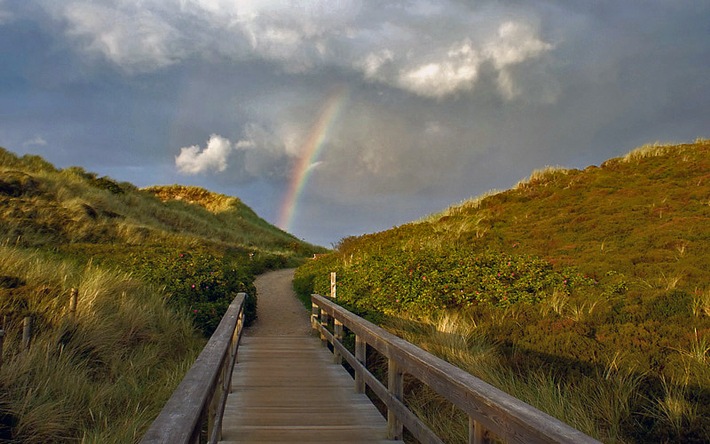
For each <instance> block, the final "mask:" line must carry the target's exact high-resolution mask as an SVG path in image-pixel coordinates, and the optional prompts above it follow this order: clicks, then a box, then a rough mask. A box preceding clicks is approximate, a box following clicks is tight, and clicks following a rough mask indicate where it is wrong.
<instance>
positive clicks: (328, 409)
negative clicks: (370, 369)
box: [222, 336, 392, 444]
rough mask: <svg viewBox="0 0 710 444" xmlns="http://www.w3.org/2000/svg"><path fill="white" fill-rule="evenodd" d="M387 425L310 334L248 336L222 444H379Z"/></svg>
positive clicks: (229, 403)
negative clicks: (336, 443)
mask: <svg viewBox="0 0 710 444" xmlns="http://www.w3.org/2000/svg"><path fill="white" fill-rule="evenodd" d="M386 434H387V422H386V421H385V419H384V418H383V417H382V415H381V414H380V413H379V412H378V411H377V409H376V408H375V407H374V405H372V403H371V402H370V400H369V399H368V398H367V397H366V396H365V395H364V394H361V393H355V391H354V390H353V380H352V377H350V375H349V374H348V373H347V371H345V369H344V368H343V367H342V366H340V365H337V364H334V363H333V357H332V355H331V354H330V353H329V352H328V350H327V349H325V348H323V347H322V345H321V341H320V340H319V339H318V338H317V337H313V336H262V337H258V336H246V337H244V338H243V339H242V343H241V345H240V348H239V363H238V364H237V365H236V366H235V369H234V374H233V377H232V393H231V394H230V395H229V398H228V399H227V408H226V410H225V414H224V419H223V425H222V440H223V441H222V443H224V444H229V443H234V444H236V443H278V442H281V443H283V442H289V443H307V442H312V443H316V442H317V443H325V442H328V443H334V442H343V443H358V442H360V443H377V442H389V443H391V442H392V441H387V440H386V439H385V438H386Z"/></svg>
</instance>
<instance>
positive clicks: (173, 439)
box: [141, 293, 246, 444]
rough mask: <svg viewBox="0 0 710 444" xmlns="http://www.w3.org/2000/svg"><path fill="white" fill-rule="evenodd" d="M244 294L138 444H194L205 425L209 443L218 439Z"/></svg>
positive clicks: (234, 301) (239, 336)
mask: <svg viewBox="0 0 710 444" xmlns="http://www.w3.org/2000/svg"><path fill="white" fill-rule="evenodd" d="M245 299H246V293H238V294H237V296H236V297H235V298H234V300H233V301H232V303H231V304H230V305H229V308H228V309H227V312H226V313H225V314H224V317H223V318H222V321H220V323H219V326H217V329H216V330H215V331H214V333H213V334H212V337H211V338H210V340H209V341H208V342H207V345H206V346H205V348H204V349H203V350H202V352H201V353H200V355H199V356H198V357H197V360H195V363H194V364H193V365H192V367H190V370H189V371H188V372H187V374H186V375H185V377H184V378H183V380H182V382H181V383H180V385H178V387H177V389H175V391H174V392H173V394H172V396H171V397H170V399H169V400H168V402H167V403H166V404H165V407H163V410H162V411H161V412H160V414H159V415H158V417H157V418H156V419H155V421H153V424H151V426H150V428H149V429H148V431H147V432H146V434H145V435H144V436H143V439H142V440H141V444H193V443H199V442H200V434H201V433H202V430H203V428H204V426H205V422H206V423H207V437H208V442H209V443H216V442H218V441H219V440H220V439H221V434H222V416H223V415H224V406H225V403H226V401H227V395H228V393H229V388H230V386H231V380H232V370H233V369H234V364H235V362H236V359H237V351H238V349H239V340H240V339H241V335H242V329H243V327H244V300H245Z"/></svg>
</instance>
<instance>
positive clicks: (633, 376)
mask: <svg viewBox="0 0 710 444" xmlns="http://www.w3.org/2000/svg"><path fill="white" fill-rule="evenodd" d="M708 221H710V141H708V140H704V139H699V140H697V141H695V142H694V143H688V144H682V145H658V144H656V145H649V146H645V147H641V148H640V149H638V150H634V151H633V152H632V153H630V154H629V155H626V156H624V157H622V158H618V159H610V160H608V161H606V162H604V163H603V164H602V165H600V166H599V167H597V166H591V167H588V168H586V169H584V170H565V169H562V168H559V167H553V168H547V169H545V170H541V171H538V172H535V173H533V174H532V175H531V177H530V178H528V179H526V180H523V181H521V182H520V183H519V184H518V185H516V187H515V188H513V189H511V190H507V191H502V192H495V193H488V194H486V195H484V196H482V197H480V198H477V199H473V200H471V201H470V202H464V203H462V204H460V205H457V206H454V207H452V208H450V209H447V210H445V211H443V212H441V213H439V214H436V215H433V216H430V217H427V218H424V219H422V220H420V221H418V222H415V223H412V224H407V225H403V226H400V227H396V228H394V229H392V230H388V231H384V232H381V233H376V234H369V235H364V236H360V237H353V238H347V239H344V240H342V241H341V242H340V244H339V245H338V246H337V248H336V251H335V252H334V253H332V254H330V255H327V256H325V257H322V258H320V259H318V260H315V261H311V262H309V263H307V264H305V265H303V266H302V267H300V268H299V269H298V270H297V273H296V282H295V284H296V288H297V289H298V290H299V291H300V292H301V293H302V294H308V293H309V292H311V291H315V292H317V293H323V292H325V293H327V292H328V289H329V282H328V275H329V273H330V272H331V271H335V272H337V274H338V281H339V282H338V300H339V301H340V303H343V304H345V305H347V306H348V307H349V308H351V309H354V310H356V311H358V312H360V313H363V314H365V315H367V316H370V317H371V318H372V319H374V320H376V321H379V322H380V323H383V324H385V325H387V324H388V323H389V322H392V321H391V319H392V318H398V317H407V318H414V319H419V318H421V317H422V316H425V317H424V318H422V319H420V320H419V321H418V323H410V324H409V325H410V328H412V329H413V331H410V332H407V331H406V330H407V329H406V328H404V327H403V326H402V325H400V323H398V321H397V322H395V326H394V328H396V329H397V331H399V332H400V333H401V334H402V335H405V336H406V337H408V338H410V339H411V340H413V341H414V342H417V343H420V344H422V345H423V346H425V347H427V348H429V349H431V351H432V352H434V353H436V354H439V355H441V356H442V357H444V358H445V359H448V360H451V361H452V362H454V363H456V364H457V365H461V366H462V367H464V368H467V367H468V368H470V370H469V371H471V372H472V373H474V374H476V375H478V376H480V377H481V378H483V379H485V380H487V381H489V382H490V383H492V384H494V385H497V386H499V387H500V388H502V389H503V390H506V391H508V392H509V393H511V394H513V395H514V396H516V397H518V398H521V399H523V400H525V401H526V402H529V403H531V404H533V405H535V406H537V407H539V408H541V409H542V410H545V411H547V412H548V413H550V414H552V415H554V416H557V417H559V418H560V419H562V420H564V421H566V422H569V423H571V424H572V425H574V426H575V427H578V428H580V429H581V430H583V431H585V432H587V433H590V434H592V435H593V436H596V437H598V438H600V439H602V440H604V441H608V442H664V441H683V442H707V441H709V440H710V434H709V433H710V432H708V430H710V419H709V418H710V368H709V366H708V359H709V357H710V355H709V354H710V348H709V347H708V343H709V342H710V312H708V309H707V306H708V303H707V302H708V294H710V287H708V282H710V269H709V268H708V264H710V224H709V223H708ZM438 312H444V313H454V315H453V316H454V318H452V319H466V317H468V319H469V321H456V322H455V323H454V324H457V323H465V322H467V323H469V324H472V325H474V326H475V331H476V334H475V337H476V338H485V339H486V340H487V341H488V343H489V344H491V345H490V346H491V347H493V348H492V349H490V348H485V349H486V350H489V351H490V354H489V356H497V359H493V360H490V359H488V360H486V361H485V362H484V363H483V364H482V365H480V366H468V365H467V364H466V362H467V361H469V360H472V361H475V359H477V358H476V357H477V356H480V355H479V354H478V353H479V352H475V353H474V354H473V356H471V357H469V356H468V353H469V350H468V346H466V347H464V348H463V350H461V349H457V348H456V347H458V346H454V345H453V344H450V343H445V344H444V345H441V344H439V341H441V340H443V339H447V338H448V339H451V335H448V334H442V332H443V331H447V329H448V327H447V328H442V327H441V326H439V327H436V326H437V325H438V322H439V321H437V319H439V317H440V316H441V315H437V314H436V313H438ZM432 313H434V315H432ZM432 317H433V319H428V318H432ZM421 322H424V323H425V324H426V323H429V324H431V325H432V327H427V328H428V330H427V328H423V327H422V326H421V325H420V324H421ZM469 327H470V326H469ZM427 331H428V332H427ZM466 331H467V330H466ZM467 335H468V333H464V334H463V336H464V337H467ZM457 341H460V338H459V339H457ZM477 347H478V346H477ZM614 393H621V394H623V396H621V395H619V396H615V395H614ZM418 399H419V401H418V403H419V404H422V405H425V406H426V405H428V404H429V403H433V404H432V405H437V404H436V402H435V399H436V398H435V397H430V396H429V395H425V396H423V397H421V396H420V397H419V398H418ZM614 403H618V405H615V404H614ZM437 408H439V407H436V408H434V409H433V410H434V411H436V409H437ZM585 409H586V410H585ZM444 416H446V415H444ZM440 427H441V428H442V429H447V428H448V427H449V426H444V425H441V426H440ZM462 427H463V428H464V429H465V424H459V425H458V426H456V427H454V426H451V428H452V429H456V430H462ZM452 439H453V438H452Z"/></svg>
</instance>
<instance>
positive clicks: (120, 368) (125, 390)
mask: <svg viewBox="0 0 710 444" xmlns="http://www.w3.org/2000/svg"><path fill="white" fill-rule="evenodd" d="M322 251H325V250H324V249H322V248H320V247H316V246H313V245H309V244H306V243H304V242H301V241H299V240H298V239H296V238H295V237H293V236H292V235H290V234H288V233H285V232H283V231H282V230H280V229H278V228H276V227H273V226H271V225H269V224H268V223H267V222H266V221H264V220H263V219H261V218H260V217H259V216H258V215H256V214H255V213H254V212H253V211H252V210H251V209H250V208H249V207H247V206H246V205H244V204H243V203H242V202H241V201H240V200H239V199H238V198H234V197H229V196H224V195H220V194H217V193H212V192H209V191H207V190H204V189H201V188H196V187H182V186H162V187H151V188H149V189H146V190H140V189H138V188H137V187H135V186H134V185H132V184H130V183H125V182H117V181H115V180H113V179H111V178H109V177H98V176H97V175H96V174H94V173H90V172H87V171H85V170H84V169H83V168H81V167H70V168H66V169H62V170H60V169H57V168H55V167H54V166H53V165H51V164H50V163H48V162H46V161H45V160H44V159H42V158H40V157H38V156H22V157H19V156H16V155H14V154H13V153H11V152H9V151H6V150H4V149H2V148H0V321H1V320H2V319H3V318H5V319H6V320H7V325H5V330H6V336H5V341H4V342H5V344H4V345H5V346H4V350H3V359H2V366H0V441H2V442H5V441H7V442H27V443H33V442H37V443H53V442H78V441H82V442H89V443H90V442H95V443H128V442H137V441H138V439H139V437H140V436H141V435H142V433H143V432H144V431H145V430H146V428H147V426H148V425H149V424H150V422H151V421H152V419H153V418H154V417H155V416H156V415H157V413H158V411H159V410H160V409H161V408H162V405H163V404H164V402H165V401H166V400H167V398H168V397H169V395H170V394H171V393H172V391H173V389H174V387H175V386H176V385H177V384H178V382H179V381H180V380H181V378H182V376H183V375H184V373H185V372H186V371H187V369H188V368H189V366H190V365H191V363H192V361H193V360H194V358H195V356H196V355H197V353H198V352H199V350H200V349H201V347H202V346H203V344H204V342H205V336H206V335H209V334H211V332H212V330H213V329H214V327H215V326H216V325H217V323H218V321H219V319H220V318H221V316H222V313H223V312H224V310H225V309H226V307H227V306H228V304H229V302H230V301H231V300H232V298H233V297H234V294H235V293H236V292H239V291H245V292H247V293H248V295H249V296H248V300H247V309H246V311H247V321H250V320H253V319H254V316H255V313H256V292H255V288H254V285H253V280H254V276H255V275H256V274H257V273H260V272H263V271H264V270H268V269H274V268H280V267H284V266H293V265H295V264H298V263H300V262H301V261H303V260H304V258H305V257H308V256H311V255H312V254H313V253H315V252H322ZM71 288H77V289H78V290H79V303H78V310H77V318H76V320H72V319H70V318H69V317H68V312H67V311H68V302H69V293H70V289H71ZM25 316H32V318H33V324H34V329H35V332H36V334H35V336H34V337H33V341H32V346H31V348H30V350H29V351H28V352H27V351H23V350H22V349H21V348H22V347H21V345H20V343H21V339H20V336H21V330H22V319H23V317H25Z"/></svg>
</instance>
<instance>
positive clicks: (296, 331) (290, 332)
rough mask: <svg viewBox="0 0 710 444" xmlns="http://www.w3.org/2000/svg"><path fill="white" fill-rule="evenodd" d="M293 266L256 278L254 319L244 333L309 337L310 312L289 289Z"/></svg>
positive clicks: (249, 334) (290, 287)
mask: <svg viewBox="0 0 710 444" xmlns="http://www.w3.org/2000/svg"><path fill="white" fill-rule="evenodd" d="M293 272H294V270H293V269H287V270H277V271H271V272H268V273H265V274H262V275H260V276H258V277H257V278H256V282H255V285H256V295H257V320H256V322H254V324H253V325H252V326H251V327H249V328H248V329H247V330H246V331H245V332H244V333H245V334H246V335H247V336H310V334H311V325H310V319H309V316H310V315H309V313H308V311H307V310H306V309H305V307H304V306H303V304H302V303H301V301H299V300H298V298H297V297H296V293H295V292H294V291H293V288H292V281H293Z"/></svg>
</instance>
